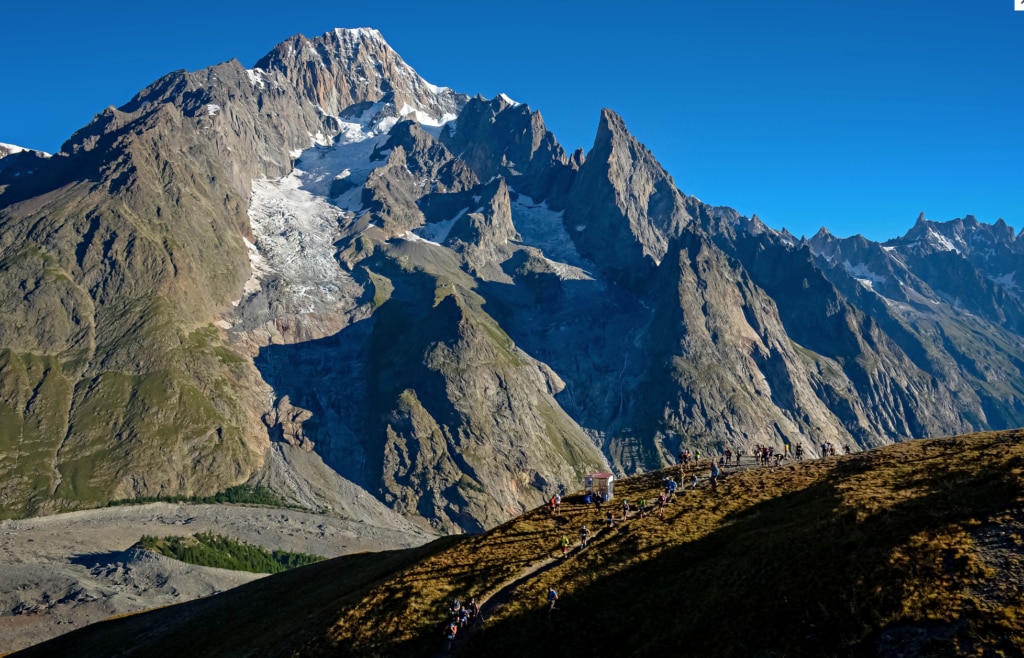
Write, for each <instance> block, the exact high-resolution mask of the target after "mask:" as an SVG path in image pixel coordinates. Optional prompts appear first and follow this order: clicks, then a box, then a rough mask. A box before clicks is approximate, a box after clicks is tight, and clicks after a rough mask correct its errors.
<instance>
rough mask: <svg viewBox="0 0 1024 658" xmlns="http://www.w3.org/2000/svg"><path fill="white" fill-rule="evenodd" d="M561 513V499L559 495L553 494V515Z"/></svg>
mask: <svg viewBox="0 0 1024 658" xmlns="http://www.w3.org/2000/svg"><path fill="white" fill-rule="evenodd" d="M561 513H562V497H561V496H560V495H559V494H555V514H561Z"/></svg>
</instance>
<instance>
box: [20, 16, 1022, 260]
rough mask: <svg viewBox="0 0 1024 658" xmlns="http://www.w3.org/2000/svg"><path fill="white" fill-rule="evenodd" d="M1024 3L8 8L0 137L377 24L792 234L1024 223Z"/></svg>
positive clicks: (460, 77) (479, 89)
mask: <svg viewBox="0 0 1024 658" xmlns="http://www.w3.org/2000/svg"><path fill="white" fill-rule="evenodd" d="M1020 1H1021V0H957V1H954V0H940V1H932V2H929V1H926V0H862V1H860V2H850V1H847V0H774V1H773V2H763V1H761V2H754V1H751V0H729V1H728V2H726V1H723V0H677V1H676V2H673V3H668V2H664V1H652V0H632V1H631V2H626V3H611V2H604V1H602V0H591V1H589V2H583V1H563V2H559V1H558V0H547V2H540V1H535V0H521V1H519V2H506V3H482V2H478V1H475V2H444V1H441V0H435V1H434V2H422V1H421V2H406V1H404V0H392V1H390V2H386V3H373V2H363V3H342V2H339V3H329V4H328V3H323V4H321V3H304V2H297V3H281V2H262V1H261V0H250V1H247V2H238V1H234V0H231V1H226V2H217V1H215V0H210V1H209V2H206V3H173V4H168V3H154V5H153V6H147V3H136V2H133V3H122V2H118V1H116V0H110V1H108V2H103V3H81V2H68V1H51V0H35V1H34V2H32V3H28V2H19V3H17V5H19V6H17V7H12V6H11V5H12V4H14V3H5V4H4V6H3V8H0V25H2V26H3V36H2V37H0V58H2V61H3V63H4V64H3V66H2V67H0V90H2V92H0V94H2V96H0V99H2V101H0V142H9V143H15V144H19V145H22V146H27V147H31V148H38V149H43V150H48V151H55V150H58V149H59V148H60V144H61V143H62V142H63V141H64V140H65V139H66V138H67V137H69V136H70V134H71V133H72V132H73V131H74V130H76V129H77V128H79V127H81V126H82V125H84V124H86V123H87V122H88V121H89V120H90V119H91V118H92V116H93V114H95V113H96V112H98V111H100V110H102V109H103V108H104V107H106V106H108V105H121V104H123V103H125V102H126V101H128V100H129V99H130V98H131V97H132V96H133V95H134V94H135V92H137V91H138V90H139V89H141V88H143V87H145V86H146V85H147V84H149V83H150V82H152V81H153V80H154V79H156V78H157V77H159V76H161V75H163V74H164V73H167V72H169V71H172V70H175V69H181V68H186V69H190V70H195V69H199V68H203V67H206V66H210V65H213V64H216V63H218V62H221V61H224V60H227V59H230V58H232V57H234V58H237V59H239V60H240V61H241V62H242V63H243V64H245V65H246V66H252V65H253V64H255V62H256V60H257V59H259V57H261V56H262V55H263V54H265V53H266V52H267V51H269V50H270V49H271V48H272V47H273V46H274V45H275V44H276V43H278V42H280V41H282V40H284V39H285V38H287V37H288V36H290V35H292V34H295V33H299V32H301V33H303V34H306V35H307V36H314V35H318V34H321V33H323V32H326V31H328V30H330V29H332V28H334V27H362V26H368V27H376V28H378V29H379V30H381V32H382V33H383V34H384V37H385V38H386V39H387V40H388V42H389V43H390V44H391V45H392V46H393V47H394V48H395V49H396V50H397V51H398V52H399V53H400V54H401V55H402V57H403V58H404V59H405V60H406V61H407V62H409V63H410V64H411V65H412V66H413V67H414V68H416V69H417V70H418V71H419V72H420V74H421V75H423V76H424V77H425V78H426V79H427V80H429V81H430V82H432V83H434V84H438V85H445V86H449V87H452V88H454V89H457V90H458V91H462V92H465V93H468V94H476V93H482V94H483V95H485V96H488V97H490V96H493V95H495V94H497V93H499V92H505V93H507V94H508V95H509V96H511V97H512V98H514V99H516V100H519V101H522V102H525V103H528V104H529V105H530V106H531V107H532V108H534V109H539V110H540V111H541V113H542V114H543V116H544V117H545V120H546V121H547V123H548V126H549V128H551V130H553V131H554V133H555V134H556V136H557V137H558V139H559V141H561V142H562V144H563V145H564V146H565V148H566V149H567V150H570V151H571V150H573V149H574V148H576V147H580V146H582V147H584V148H585V149H589V148H590V146H591V144H592V142H593V136H594V133H595V130H596V127H597V120H598V116H599V113H600V110H601V108H602V107H610V108H612V109H613V110H615V111H616V112H618V113H619V114H621V115H622V116H623V118H624V119H625V121H626V124H627V126H628V127H629V128H630V130H631V131H632V132H633V133H634V134H635V135H636V136H637V137H638V138H639V139H640V140H641V141H642V142H644V143H645V144H646V145H647V146H648V148H650V149H651V150H652V151H653V152H654V154H655V156H656V157H657V158H658V159H659V160H660V161H661V163H662V164H663V165H664V166H665V167H666V169H668V171H669V172H670V173H671V174H672V175H673V177H674V178H675V181H676V184H677V185H678V186H679V188H680V189H681V190H683V191H684V192H686V193H688V194H694V195H696V196H697V197H699V198H701V199H702V200H704V201H706V202H709V203H713V204H717V205H729V206H733V207H734V208H736V209H737V210H739V211H740V212H742V213H744V214H747V215H751V214H755V213H756V214H758V215H759V216H760V217H761V218H762V219H763V220H764V221H765V222H766V223H768V224H769V225H770V226H773V227H775V228H782V227H786V228H788V229H789V230H790V231H792V232H793V233H795V234H796V235H797V236H799V235H803V234H806V235H811V234H813V233H814V232H815V231H817V229H818V227H820V226H822V225H824V226H826V227H828V228H829V230H831V231H832V232H833V233H835V234H837V235H841V236H846V235H853V234H856V233H861V234H863V235H865V236H867V237H869V238H872V239H875V240H885V239H888V238H890V237H894V236H896V235H900V234H902V233H904V232H905V231H906V230H907V229H908V228H909V227H910V226H911V225H912V224H913V222H914V220H915V219H916V217H917V215H918V213H919V212H922V211H923V212H925V214H926V216H927V217H928V218H929V219H935V220H947V219H952V218H954V217H963V216H964V215H966V214H974V215H975V216H977V217H978V219H979V220H981V221H985V222H994V221H995V220H996V219H997V218H999V217H1002V218H1004V219H1005V220H1006V221H1007V222H1008V223H1009V224H1010V225H1011V226H1013V227H1014V228H1016V229H1018V230H1020V229H1021V228H1024V11H1019V12H1018V11H1014V10H1013V7H1012V4H1013V2H1020Z"/></svg>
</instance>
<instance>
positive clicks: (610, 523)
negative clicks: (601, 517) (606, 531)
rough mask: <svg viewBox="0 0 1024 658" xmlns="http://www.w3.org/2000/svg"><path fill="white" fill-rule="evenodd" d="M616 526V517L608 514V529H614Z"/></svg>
mask: <svg viewBox="0 0 1024 658" xmlns="http://www.w3.org/2000/svg"><path fill="white" fill-rule="evenodd" d="M614 526H615V515H614V514H612V513H611V512H608V527H609V528H612V527H614Z"/></svg>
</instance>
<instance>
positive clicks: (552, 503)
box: [549, 494, 557, 516]
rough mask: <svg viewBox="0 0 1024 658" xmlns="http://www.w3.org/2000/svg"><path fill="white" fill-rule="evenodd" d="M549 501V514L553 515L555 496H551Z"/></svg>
mask: <svg viewBox="0 0 1024 658" xmlns="http://www.w3.org/2000/svg"><path fill="white" fill-rule="evenodd" d="M556 495H557V494H556ZM549 502H550V504H551V516H554V515H555V496H552V497H551V500H550V501H549Z"/></svg>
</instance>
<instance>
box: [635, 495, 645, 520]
mask: <svg viewBox="0 0 1024 658" xmlns="http://www.w3.org/2000/svg"><path fill="white" fill-rule="evenodd" d="M636 509H637V511H638V512H639V513H640V518H641V519H642V518H644V517H645V516H647V499H646V498H641V499H640V501H639V502H638V503H637V507H636Z"/></svg>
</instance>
